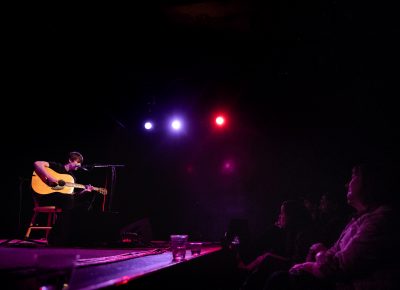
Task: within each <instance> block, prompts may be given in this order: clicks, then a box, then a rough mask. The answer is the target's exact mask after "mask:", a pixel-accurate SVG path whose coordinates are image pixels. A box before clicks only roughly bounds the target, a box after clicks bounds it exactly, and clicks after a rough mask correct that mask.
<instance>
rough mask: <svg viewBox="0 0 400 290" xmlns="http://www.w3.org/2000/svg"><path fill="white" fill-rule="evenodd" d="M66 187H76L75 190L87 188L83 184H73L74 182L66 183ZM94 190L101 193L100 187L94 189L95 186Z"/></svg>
mask: <svg viewBox="0 0 400 290" xmlns="http://www.w3.org/2000/svg"><path fill="white" fill-rule="evenodd" d="M65 186H69V187H75V188H82V189H85V188H86V186H85V185H83V184H78V183H72V182H66V183H65ZM93 189H94V190H96V191H100V188H99V187H94V186H93Z"/></svg>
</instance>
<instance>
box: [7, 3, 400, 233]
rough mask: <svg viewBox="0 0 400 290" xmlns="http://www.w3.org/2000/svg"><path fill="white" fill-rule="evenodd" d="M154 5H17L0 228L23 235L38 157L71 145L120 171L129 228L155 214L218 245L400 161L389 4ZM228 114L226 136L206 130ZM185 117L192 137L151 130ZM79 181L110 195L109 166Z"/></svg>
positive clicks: (118, 194)
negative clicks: (234, 231) (367, 169)
mask: <svg viewBox="0 0 400 290" xmlns="http://www.w3.org/2000/svg"><path fill="white" fill-rule="evenodd" d="M148 2H149V3H146V4H145V3H140V2H139V3H136V2H135V3H134V4H133V6H129V7H122V6H121V7H109V6H102V7H100V6H91V7H82V6H81V7H58V6H50V7H49V6H46V7H39V6H34V7H13V8H11V9H10V10H9V12H10V14H9V15H10V21H9V22H8V25H7V27H6V35H5V39H6V41H5V45H4V46H5V48H6V52H5V53H4V55H5V58H6V66H5V71H6V74H5V77H4V81H5V85H6V86H5V88H7V89H6V91H4V96H3V98H2V99H3V105H2V108H3V114H2V124H3V128H4V135H3V138H2V140H3V145H5V147H4V148H5V149H3V150H4V151H3V158H4V163H3V166H2V167H3V170H4V171H5V176H6V186H5V187H4V193H3V194H4V196H5V203H4V207H3V210H2V214H1V220H2V222H1V234H2V236H4V237H7V236H12V235H15V234H17V233H19V232H21V231H22V232H23V231H24V230H25V227H26V225H27V224H26V223H27V219H28V218H29V217H30V214H31V197H30V193H29V182H30V176H31V173H32V170H33V166H32V164H33V162H34V161H35V160H47V161H59V162H66V161H67V160H66V159H67V153H68V152H69V151H72V150H77V151H79V152H81V153H82V154H83V155H84V157H85V163H86V164H94V163H96V164H119V165H124V167H123V168H117V169H116V176H117V179H116V182H115V184H114V186H115V187H114V190H113V195H112V200H108V201H107V210H110V211H113V212H119V213H120V214H121V216H123V219H124V222H125V223H127V224H129V223H131V222H134V221H136V220H138V219H141V218H143V217H147V218H149V219H150V221H151V224H152V227H153V232H154V236H155V238H160V239H164V238H166V237H167V236H168V235H169V234H170V233H177V232H186V233H189V234H190V235H192V237H193V238H194V237H196V238H199V239H204V240H219V239H220V238H221V237H222V236H223V234H224V232H225V231H226V229H227V226H228V224H229V221H230V220H231V219H234V218H240V219H246V220H248V221H249V225H250V228H251V230H252V231H253V233H255V234H257V233H259V232H260V231H261V230H262V229H263V228H264V227H265V226H266V225H269V224H270V223H272V222H273V221H274V219H275V217H276V215H277V212H278V210H279V205H280V203H281V202H282V201H283V200H285V199H287V198H296V197H301V196H310V197H311V198H313V199H318V198H319V196H320V195H321V194H322V193H324V192H333V193H335V194H337V195H338V196H343V199H344V196H345V194H346V190H345V188H344V184H345V182H346V181H347V180H348V179H349V177H350V175H351V167H352V165H353V164H354V163H356V162H358V161H361V160H365V159H369V158H375V157H379V158H380V157H387V158H390V159H397V158H398V152H397V151H398V149H397V148H398V141H397V139H398V135H399V131H398V129H397V118H398V117H397V116H398V112H397V111H398V110H397V105H395V103H396V102H397V101H396V98H397V96H398V93H397V91H398V90H397V84H396V79H397V78H396V76H397V70H398V68H397V65H396V63H397V61H396V60H397V52H398V50H397V48H396V46H395V44H394V43H395V37H394V36H395V35H396V34H398V30H397V26H396V25H395V23H394V22H395V21H394V19H395V17H394V16H393V15H392V11H394V10H393V9H391V8H390V7H388V6H385V5H383V4H382V5H380V4H379V6H378V4H376V3H375V4H374V5H372V4H369V3H357V2H351V3H348V2H349V1H322V2H321V1H306V2H305V3H304V1H275V2H267V1H148ZM150 2H151V3H150ZM265 2H267V3H265ZM217 110H223V111H225V112H227V113H228V116H229V119H228V120H229V122H228V127H227V128H226V130H224V131H216V130H215V129H214V128H213V127H212V125H211V117H212V114H213V113H214V112H216V111H217ZM177 112H180V113H184V115H185V117H186V119H187V120H188V122H189V123H188V128H187V130H186V132H185V134H184V135H183V136H178V137H177V136H170V135H168V134H167V133H166V131H165V130H164V129H163V128H161V127H156V130H155V131H154V132H152V133H151V134H148V133H146V132H144V131H143V130H142V121H143V119H144V118H145V117H147V116H151V117H153V118H154V119H155V120H157V121H158V122H159V124H161V123H162V122H165V121H166V119H167V117H168V116H169V114H171V113H177ZM227 159H229V160H232V161H233V164H234V168H233V170H232V171H231V172H224V171H221V164H222V162H223V161H224V160H227ZM79 178H80V179H79V183H84V184H86V183H91V184H92V185H95V186H98V187H108V188H109V189H110V186H111V180H112V178H111V169H110V168H96V169H92V170H90V171H88V172H81V173H80V176H79ZM109 198H110V197H109Z"/></svg>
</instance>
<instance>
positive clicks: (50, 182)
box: [46, 177, 58, 187]
mask: <svg viewBox="0 0 400 290" xmlns="http://www.w3.org/2000/svg"><path fill="white" fill-rule="evenodd" d="M46 184H47V185H48V186H50V187H55V186H57V185H58V180H57V179H55V178H53V177H49V178H47V179H46Z"/></svg>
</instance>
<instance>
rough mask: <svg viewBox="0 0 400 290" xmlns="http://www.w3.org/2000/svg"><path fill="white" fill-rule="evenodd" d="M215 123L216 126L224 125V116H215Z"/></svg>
mask: <svg viewBox="0 0 400 290" xmlns="http://www.w3.org/2000/svg"><path fill="white" fill-rule="evenodd" d="M215 123H216V124H217V125H218V126H222V125H224V123H225V119H224V117H223V116H218V117H217V118H215Z"/></svg>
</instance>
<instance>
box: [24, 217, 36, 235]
mask: <svg viewBox="0 0 400 290" xmlns="http://www.w3.org/2000/svg"><path fill="white" fill-rule="evenodd" d="M37 214H38V213H37V212H36V211H35V212H34V213H33V216H32V219H31V223H30V224H29V227H28V230H27V231H26V234H25V238H26V239H27V238H29V236H30V235H31V230H32V227H33V226H34V225H35V222H36V216H37Z"/></svg>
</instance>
